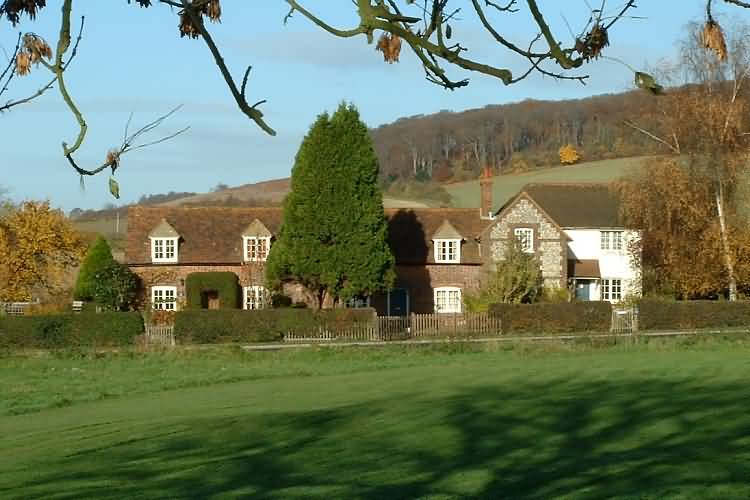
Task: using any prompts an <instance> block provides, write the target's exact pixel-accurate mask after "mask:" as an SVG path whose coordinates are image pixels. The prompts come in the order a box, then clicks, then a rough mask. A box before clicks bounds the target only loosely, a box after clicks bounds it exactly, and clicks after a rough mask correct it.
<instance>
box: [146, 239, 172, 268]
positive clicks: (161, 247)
mask: <svg viewBox="0 0 750 500" xmlns="http://www.w3.org/2000/svg"><path fill="white" fill-rule="evenodd" d="M177 240H178V238H153V237H152V238H151V261H152V262H172V263H174V262H177Z"/></svg>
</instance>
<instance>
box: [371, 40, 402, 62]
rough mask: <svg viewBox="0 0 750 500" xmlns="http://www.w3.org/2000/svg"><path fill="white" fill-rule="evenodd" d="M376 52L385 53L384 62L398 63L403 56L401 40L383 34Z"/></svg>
mask: <svg viewBox="0 0 750 500" xmlns="http://www.w3.org/2000/svg"><path fill="white" fill-rule="evenodd" d="M375 50H379V51H380V52H382V53H383V60H384V61H385V62H387V63H389V64H392V63H395V62H398V59H399V56H400V55H401V38H399V37H398V36H397V35H392V34H391V33H383V34H382V35H381V36H380V39H379V40H378V44H377V45H376V46H375Z"/></svg>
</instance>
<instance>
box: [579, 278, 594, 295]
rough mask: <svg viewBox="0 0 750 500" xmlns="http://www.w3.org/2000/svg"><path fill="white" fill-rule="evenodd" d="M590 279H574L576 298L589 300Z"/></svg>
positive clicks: (591, 283) (591, 284)
mask: <svg viewBox="0 0 750 500" xmlns="http://www.w3.org/2000/svg"><path fill="white" fill-rule="evenodd" d="M593 285H594V282H593V281H592V280H576V300H591V287H592V286H593Z"/></svg>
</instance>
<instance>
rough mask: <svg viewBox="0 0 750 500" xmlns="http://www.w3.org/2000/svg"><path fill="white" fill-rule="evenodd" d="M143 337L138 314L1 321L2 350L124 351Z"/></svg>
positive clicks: (9, 318) (6, 317)
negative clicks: (123, 348)
mask: <svg viewBox="0 0 750 500" xmlns="http://www.w3.org/2000/svg"><path fill="white" fill-rule="evenodd" d="M142 333H143V319H142V318H141V315H140V314H139V313H136V312H127V313H125V312H122V313H120V312H109V313H100V314H86V313H79V314H72V313H69V314H48V315H39V316H4V317H0V348H7V349H17V348H20V349H24V348H31V349H63V348H87V347H121V346H127V345H132V344H133V343H135V338H136V337H137V336H138V335H141V334H142Z"/></svg>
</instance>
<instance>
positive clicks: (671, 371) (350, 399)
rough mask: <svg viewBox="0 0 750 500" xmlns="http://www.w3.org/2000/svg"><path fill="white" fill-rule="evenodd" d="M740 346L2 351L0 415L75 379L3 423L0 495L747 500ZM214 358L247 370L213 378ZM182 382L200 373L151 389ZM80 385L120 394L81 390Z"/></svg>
mask: <svg viewBox="0 0 750 500" xmlns="http://www.w3.org/2000/svg"><path fill="white" fill-rule="evenodd" d="M749 354H750V344H748V343H747V342H733V343H724V344H719V343H697V344H695V345H692V346H679V347H678V346H676V344H674V343H652V344H648V345H643V346H637V347H627V346H618V347H615V348H609V349H583V348H575V347H567V346H560V347H557V348H515V349H513V350H508V351H506V350H503V348H500V347H497V346H496V347H494V348H492V347H490V346H488V347H486V348H485V349H483V350H482V351H478V352H475V351H472V350H469V349H468V348H466V349H460V348H453V349H450V348H443V349H434V350H424V349H420V350H417V349H402V348H395V347H394V348H387V349H383V350H376V351H373V350H364V349H363V350H356V349H350V350H341V351H329V350H325V349H323V350H319V351H297V352H275V353H260V354H238V353H230V352H224V351H217V352H213V353H205V352H204V353H203V356H205V357H206V358H207V359H206V361H205V362H204V361H202V360H201V356H199V355H197V354H189V355H185V354H184V353H177V354H165V355H158V354H157V355H134V356H127V355H120V356H109V357H105V358H98V359H91V360H87V359H72V358H69V359H56V358H35V359H26V360H23V359H20V358H4V359H0V364H1V365H2V372H0V373H1V374H2V394H0V395H1V396H2V398H3V400H4V403H3V404H5V406H4V407H3V410H4V411H5V412H6V413H7V412H8V411H9V408H14V407H15V408H19V406H17V405H16V406H14V405H13V404H8V403H6V402H5V400H6V399H8V398H9V399H12V400H13V399H17V398H18V397H20V396H17V394H18V393H19V392H20V393H24V392H29V391H30V392H32V393H33V392H34V391H35V387H37V386H39V389H38V390H36V394H35V396H34V399H37V400H41V399H43V397H44V395H45V394H46V396H47V398H49V399H53V398H54V397H55V392H56V391H62V392H65V391H67V390H68V388H69V387H70V386H80V387H79V389H77V390H73V391H71V393H70V394H69V396H68V397H69V398H70V399H71V403H70V404H71V405H70V406H68V407H65V408H56V409H46V410H40V411H35V412H33V413H27V414H24V415H15V416H4V417H0V498H37V497H44V498H71V499H73V498H76V499H77V498H190V497H192V498H207V497H212V498H237V497H252V498H279V499H282V498H284V499H286V498H368V499H394V498H576V499H578V498H639V499H641V498H653V499H662V498H696V499H705V498H717V499H718V498H722V499H723V498H748V496H749V495H750V411H748V403H747V402H748V401H750V385H749V384H748V383H747V380H748V378H749V377H750V356H749ZM155 366H160V367H161V370H156V369H155ZM53 368H54V370H52V369H53ZM73 368H76V370H73ZM222 368H223V369H224V371H227V372H230V373H231V374H232V375H231V377H235V378H236V379H240V378H245V380H243V381H239V382H231V383H229V382H222V380H227V379H225V378H223V377H226V376H225V375H222V374H220V373H219V372H221V369H222ZM84 373H85V374H89V375H86V377H87V379H86V381H85V382H81V381H80V377H82V376H83V375H82V374H84ZM181 377H185V378H191V377H192V378H193V380H192V381H186V380H184V379H181ZM24 381H25V382H24ZM183 382H184V384H183V385H190V384H195V383H204V384H208V383H211V382H215V383H214V385H208V386H201V387H193V388H183V389H171V390H162V389H166V388H168V387H169V386H170V384H172V383H174V384H176V385H180V384H182V383H183ZM24 384H27V385H28V386H30V387H27V388H23V387H21V388H19V387H20V386H23V385H24ZM84 386H90V387H92V389H91V391H92V392H96V391H101V390H102V389H103V388H105V387H109V388H108V389H106V390H107V391H108V392H111V393H113V394H122V396H121V397H117V398H105V399H103V400H101V401H94V402H77V401H78V400H79V399H86V398H78V396H76V395H75V394H77V393H78V394H80V393H81V392H84V389H83V387H84ZM27 410H29V411H30V410H31V409H30V408H27Z"/></svg>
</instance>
